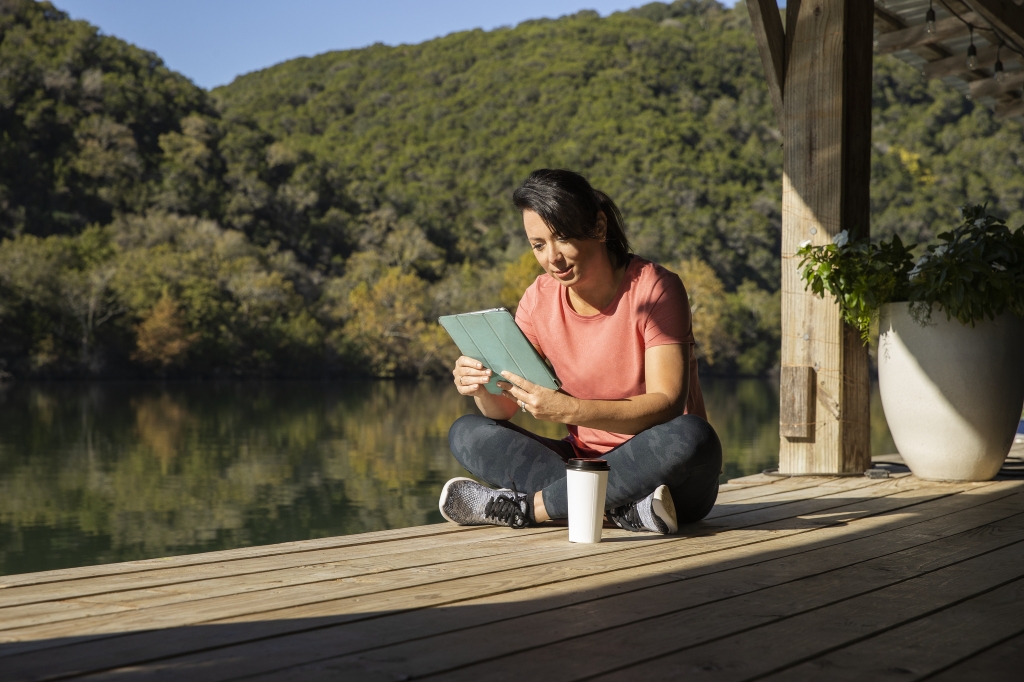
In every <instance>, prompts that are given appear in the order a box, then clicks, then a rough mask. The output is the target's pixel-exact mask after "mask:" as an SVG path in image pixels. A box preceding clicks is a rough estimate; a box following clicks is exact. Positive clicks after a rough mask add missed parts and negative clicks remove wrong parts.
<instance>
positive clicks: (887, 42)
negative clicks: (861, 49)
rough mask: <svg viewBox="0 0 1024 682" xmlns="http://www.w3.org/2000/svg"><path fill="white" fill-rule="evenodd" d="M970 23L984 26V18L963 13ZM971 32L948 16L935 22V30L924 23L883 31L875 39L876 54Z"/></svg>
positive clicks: (958, 21)
mask: <svg viewBox="0 0 1024 682" xmlns="http://www.w3.org/2000/svg"><path fill="white" fill-rule="evenodd" d="M962 16H963V19H964V21H966V22H968V23H973V24H977V25H978V26H984V25H985V24H984V23H982V19H981V17H980V16H978V15H977V14H976V13H974V12H968V13H967V14H965V15H962ZM969 33H970V29H968V28H967V26H966V25H965V24H964V23H963V21H960V20H959V19H957V18H956V17H947V18H945V19H940V20H939V21H937V22H935V32H934V33H929V32H928V27H927V26H925V25H924V24H919V25H918V26H911V27H909V28H905V29H902V30H900V31H893V32H892V33H883V34H882V35H880V36H878V39H877V40H875V54H890V53H892V52H899V51H900V50H909V49H911V48H914V47H919V46H922V45H930V44H932V43H937V42H941V41H943V40H949V39H951V38H960V37H962V36H965V35H967V34H969Z"/></svg>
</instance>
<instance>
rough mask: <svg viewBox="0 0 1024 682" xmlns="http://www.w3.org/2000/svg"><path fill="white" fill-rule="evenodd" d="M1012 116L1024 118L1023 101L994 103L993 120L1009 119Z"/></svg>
mask: <svg viewBox="0 0 1024 682" xmlns="http://www.w3.org/2000/svg"><path fill="white" fill-rule="evenodd" d="M1013 116H1024V99H1017V100H1012V101H1010V102H996V113H995V118H997V119H1001V118H1011V117H1013Z"/></svg>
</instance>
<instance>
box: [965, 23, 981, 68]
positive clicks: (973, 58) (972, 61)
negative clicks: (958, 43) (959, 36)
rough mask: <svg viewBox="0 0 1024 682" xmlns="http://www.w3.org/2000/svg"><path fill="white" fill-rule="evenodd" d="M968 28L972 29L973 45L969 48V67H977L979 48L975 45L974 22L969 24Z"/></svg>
mask: <svg viewBox="0 0 1024 682" xmlns="http://www.w3.org/2000/svg"><path fill="white" fill-rule="evenodd" d="M967 28H968V29H969V30H970V31H971V45H970V47H968V48H967V68H968V69H976V68H978V48H976V47H975V46H974V24H967Z"/></svg>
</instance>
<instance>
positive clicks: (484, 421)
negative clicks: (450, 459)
mask: <svg viewBox="0 0 1024 682" xmlns="http://www.w3.org/2000/svg"><path fill="white" fill-rule="evenodd" d="M494 424H495V422H494V420H493V419H488V418H487V417H484V416H482V415H479V414H464V415H462V416H461V417H459V418H458V419H456V420H455V422H454V423H453V424H452V425H451V428H449V429H448V448H449V449H450V450H451V451H452V455H454V456H455V459H456V460H458V461H459V462H460V463H461V464H462V465H463V466H465V465H466V461H465V460H466V459H468V458H469V457H470V456H471V455H472V453H473V451H474V450H476V448H475V447H474V443H475V441H477V440H478V439H479V438H480V436H481V430H482V429H486V428H487V427H489V426H494Z"/></svg>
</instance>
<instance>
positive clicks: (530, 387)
mask: <svg viewBox="0 0 1024 682" xmlns="http://www.w3.org/2000/svg"><path fill="white" fill-rule="evenodd" d="M501 376H502V377H503V378H504V379H505V381H499V382H498V388H500V389H502V391H503V393H502V395H504V396H506V397H508V398H510V399H511V400H514V401H516V403H517V404H518V405H519V407H520V408H522V409H523V410H524V411H525V412H529V413H530V414H532V415H533V416H534V417H536V418H537V419H540V420H542V421H546V422H557V423H560V424H574V423H575V421H574V418H575V415H576V411H577V409H578V407H579V403H580V401H579V400H578V399H576V398H573V397H572V396H571V395H566V394H565V393H561V392H559V391H553V390H551V389H550V388H545V387H544V386H538V385H537V384H535V383H532V382H530V381H527V380H526V379H524V378H522V377H521V376H517V375H515V374H513V373H512V372H502V373H501Z"/></svg>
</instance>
